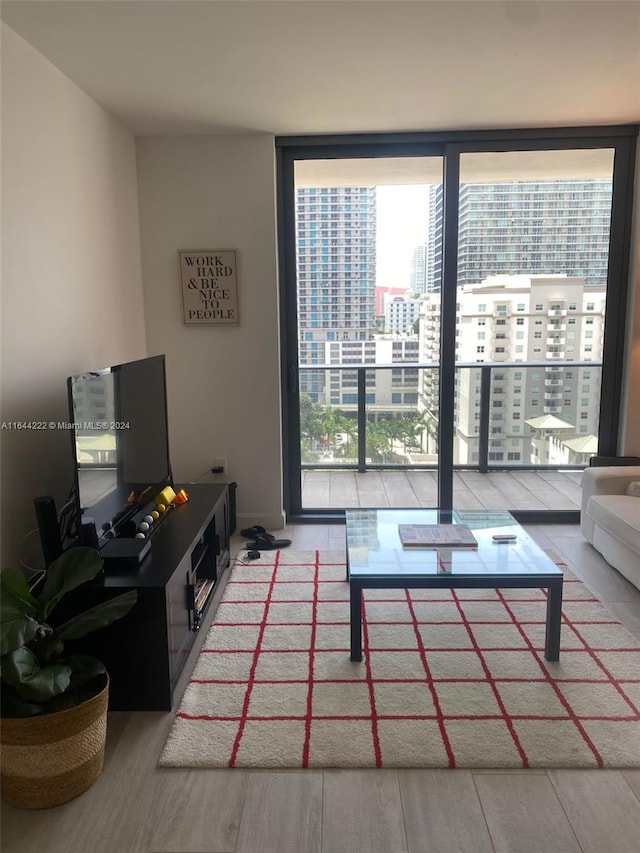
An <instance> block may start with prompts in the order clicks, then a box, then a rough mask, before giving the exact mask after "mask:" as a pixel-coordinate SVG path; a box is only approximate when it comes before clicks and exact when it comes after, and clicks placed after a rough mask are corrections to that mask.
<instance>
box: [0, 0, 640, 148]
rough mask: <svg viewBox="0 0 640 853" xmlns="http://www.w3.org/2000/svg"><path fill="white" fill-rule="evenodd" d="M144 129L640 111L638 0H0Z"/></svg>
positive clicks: (476, 122) (495, 121) (506, 121)
mask: <svg viewBox="0 0 640 853" xmlns="http://www.w3.org/2000/svg"><path fill="white" fill-rule="evenodd" d="M0 14H1V16H2V19H3V20H4V21H5V23H7V24H8V26H10V27H11V28H12V29H13V30H14V31H15V32H17V33H18V34H19V35H20V36H22V38H24V39H25V40H26V41H27V42H29V43H30V44H31V45H33V47H35V48H36V50H38V51H39V52H40V53H42V54H44V56H46V57H47V58H48V59H49V60H50V61H51V62H52V63H53V64H54V65H55V66H57V67H58V68H59V69H60V70H61V71H62V72H63V73H64V74H66V75H67V76H68V77H69V78H71V80H73V81H74V82H75V83H76V84H77V85H78V86H80V87H81V88H82V89H83V90H84V91H85V92H87V93H88V94H89V95H90V96H91V97H92V98H94V99H95V100H96V101H97V102H98V103H100V104H102V105H103V106H104V107H105V109H107V110H108V111H109V112H110V113H111V114H112V115H114V116H115V117H117V118H118V119H119V120H120V121H122V123H123V124H125V125H126V126H128V127H129V128H131V130H132V131H133V132H134V133H136V134H138V135H149V134H187V133H188V134H193V133H252V132H256V133H260V132H266V133H273V134H310V133H344V132H367V131H371V132H377V131H409V130H454V129H482V128H508V127H512V128H518V127H550V126H575V125H594V124H606V125H608V124H617V123H630V122H637V121H639V120H640V2H636V0H629V1H627V0H623V2H616V0H604V1H603V2H591V0H564V2H563V0H549V2H528V0H509V2H486V1H485V0H447V2H428V0H424V1H423V2H420V0H416V2H404V0H356V2H345V0H333V2H332V0H322V2H320V1H319V0H308V2H306V0H286V1H285V2H270V0H255V2H251V0H227V2H209V0H119V2H115V1H114V0H82V2H76V0H71V2H67V1H66V0H65V2H58V0H45V1H41V0H3V2H2V6H1V13H0Z"/></svg>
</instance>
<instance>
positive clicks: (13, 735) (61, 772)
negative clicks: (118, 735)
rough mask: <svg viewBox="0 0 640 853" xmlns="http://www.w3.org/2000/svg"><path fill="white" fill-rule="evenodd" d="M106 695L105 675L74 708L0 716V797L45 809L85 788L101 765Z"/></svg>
mask: <svg viewBox="0 0 640 853" xmlns="http://www.w3.org/2000/svg"><path fill="white" fill-rule="evenodd" d="M108 698H109V682H108V680H107V682H106V684H105V686H104V688H103V689H102V690H101V691H100V693H98V694H97V695H95V696H93V697H92V698H91V699H87V700H86V701H85V702H82V703H81V704H79V705H76V706H75V707H73V708H69V709H67V710H65V711H57V712H56V713H53V714H44V715H42V716H39V717H24V718H20V719H16V718H12V719H4V720H2V726H1V729H0V744H1V745H2V799H3V800H6V802H8V803H10V804H11V805H12V806H18V807H19V808H23V809H46V808H49V807H50V806H58V805H60V804H61V803H66V802H67V801H68V800H72V799H73V798H74V797H77V796H78V795H79V794H81V793H82V792H83V791H86V790H87V788H89V787H90V786H91V785H92V784H93V782H95V780H96V779H97V778H98V776H99V775H100V771H101V770H102V763H103V760H104V746H105V740H106V734H107V703H108Z"/></svg>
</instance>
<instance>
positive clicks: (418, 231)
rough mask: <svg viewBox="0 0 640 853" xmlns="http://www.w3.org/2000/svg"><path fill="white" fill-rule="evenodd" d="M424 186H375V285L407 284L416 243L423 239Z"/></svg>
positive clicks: (425, 223) (424, 237) (426, 194)
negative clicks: (376, 211) (376, 209)
mask: <svg viewBox="0 0 640 853" xmlns="http://www.w3.org/2000/svg"><path fill="white" fill-rule="evenodd" d="M428 200H429V194H428V186H427V185H423V186H380V187H377V201H378V222H377V237H378V239H377V284H378V286H381V287H409V283H410V274H411V260H412V257H413V250H414V248H415V247H416V246H420V245H424V243H425V242H426V240H427V220H428V211H427V206H428Z"/></svg>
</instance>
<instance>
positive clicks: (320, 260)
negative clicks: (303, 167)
mask: <svg viewBox="0 0 640 853" xmlns="http://www.w3.org/2000/svg"><path fill="white" fill-rule="evenodd" d="M296 251H297V279H298V339H299V356H300V362H301V364H314V363H319V362H320V361H322V360H323V359H324V343H325V342H326V341H366V340H368V339H369V338H370V337H371V336H372V335H373V334H374V333H375V331H376V312H375V299H376V189H375V187H309V188H299V189H297V191H296Z"/></svg>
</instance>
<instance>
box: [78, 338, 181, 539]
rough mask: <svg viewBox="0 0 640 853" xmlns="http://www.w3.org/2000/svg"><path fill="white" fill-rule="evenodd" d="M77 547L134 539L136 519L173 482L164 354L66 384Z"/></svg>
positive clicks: (81, 375) (85, 374) (96, 372)
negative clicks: (126, 538) (116, 539)
mask: <svg viewBox="0 0 640 853" xmlns="http://www.w3.org/2000/svg"><path fill="white" fill-rule="evenodd" d="M67 389H68V394H69V413H70V419H71V422H72V424H73V428H72V430H71V437H72V452H73V459H74V470H75V476H74V480H75V483H74V485H75V495H76V511H77V526H78V538H79V541H80V544H83V545H92V544H93V545H95V539H94V537H93V533H92V524H91V522H93V525H95V533H96V535H97V538H98V547H102V546H103V545H104V544H105V542H106V541H108V540H109V539H112V538H114V537H118V536H134V535H135V529H136V524H137V522H138V521H139V518H138V516H140V515H141V513H142V515H144V510H145V507H149V506H150V505H151V504H152V501H153V498H154V497H155V496H156V495H157V494H158V493H159V492H160V491H161V490H162V489H163V488H164V487H165V486H167V485H172V476H171V464H170V461H169V430H168V424H167V390H166V370H165V356H164V355H157V356H152V357H149V358H143V359H140V360H139V361H131V362H127V363H125V364H116V365H114V366H113V367H106V368H102V369H100V370H92V371H90V372H89V373H82V374H80V375H78V376H70V377H69V378H68V379H67Z"/></svg>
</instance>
